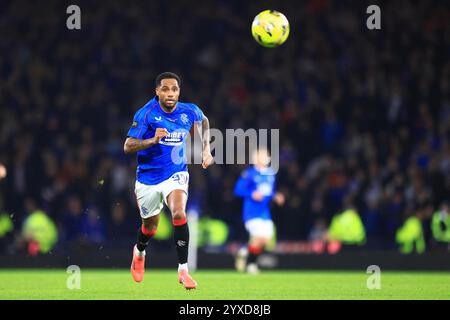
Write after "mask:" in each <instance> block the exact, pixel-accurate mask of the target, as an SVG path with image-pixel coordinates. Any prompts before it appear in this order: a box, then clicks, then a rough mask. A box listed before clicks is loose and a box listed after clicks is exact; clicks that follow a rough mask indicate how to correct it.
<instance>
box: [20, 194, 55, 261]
mask: <svg viewBox="0 0 450 320" xmlns="http://www.w3.org/2000/svg"><path fill="white" fill-rule="evenodd" d="M27 210H28V212H29V215H28V216H27V217H26V219H25V221H24V224H23V227H22V238H21V241H23V243H24V244H25V245H26V250H27V252H28V254H29V255H31V256H36V255H37V254H39V253H41V254H45V253H49V252H50V251H51V250H52V248H53V247H54V246H55V244H56V242H57V241H58V230H57V228H56V225H55V223H54V222H53V221H52V219H51V218H50V217H49V216H48V215H47V214H46V213H45V212H44V211H42V210H40V209H38V207H37V206H36V203H35V202H34V200H32V199H27Z"/></svg>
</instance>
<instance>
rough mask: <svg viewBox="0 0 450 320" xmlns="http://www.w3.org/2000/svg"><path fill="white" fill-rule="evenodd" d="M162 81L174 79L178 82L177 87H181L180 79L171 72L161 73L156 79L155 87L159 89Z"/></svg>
mask: <svg viewBox="0 0 450 320" xmlns="http://www.w3.org/2000/svg"><path fill="white" fill-rule="evenodd" d="M163 79H175V80H177V81H178V86H181V79H180V77H179V76H178V75H176V74H175V73H173V72H163V73H161V74H159V75H158V76H157V77H156V80H155V87H159V86H160V85H161V81H162V80H163Z"/></svg>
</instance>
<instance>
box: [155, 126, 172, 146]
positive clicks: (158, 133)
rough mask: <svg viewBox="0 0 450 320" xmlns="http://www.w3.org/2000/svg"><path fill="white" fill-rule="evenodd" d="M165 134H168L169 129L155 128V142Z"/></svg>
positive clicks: (165, 135)
mask: <svg viewBox="0 0 450 320" xmlns="http://www.w3.org/2000/svg"><path fill="white" fill-rule="evenodd" d="M167 136H169V131H167V129H166V128H156V131H155V136H154V137H153V139H154V142H155V143H159V142H160V141H161V139H162V138H163V137H167Z"/></svg>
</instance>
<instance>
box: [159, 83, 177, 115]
mask: <svg viewBox="0 0 450 320" xmlns="http://www.w3.org/2000/svg"><path fill="white" fill-rule="evenodd" d="M156 95H157V96H158V98H159V103H160V104H161V106H162V107H164V108H166V109H169V110H172V109H173V108H174V107H175V105H176V104H177V102H178V97H179V96H180V86H179V85H178V81H177V80H176V79H163V80H161V85H160V86H158V87H156Z"/></svg>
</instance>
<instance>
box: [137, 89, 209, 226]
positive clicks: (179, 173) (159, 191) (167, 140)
mask: <svg viewBox="0 0 450 320" xmlns="http://www.w3.org/2000/svg"><path fill="white" fill-rule="evenodd" d="M203 118H204V115H203V112H202V111H201V110H200V108H199V107H198V106H197V105H195V104H192V103H183V102H177V106H176V108H175V110H173V112H171V113H167V112H165V111H164V110H163V109H161V106H160V105H159V102H158V100H157V98H156V97H155V98H153V99H151V100H150V101H149V102H147V103H146V104H145V105H144V106H143V107H142V108H141V109H139V110H138V111H137V112H136V114H135V116H134V119H133V124H132V126H131V128H130V130H129V131H128V136H129V137H132V138H135V139H141V140H144V139H149V138H153V137H154V136H155V131H156V129H157V128H165V129H167V131H168V132H169V134H170V135H169V136H167V137H163V138H162V139H161V141H160V142H159V144H156V145H153V146H151V147H149V148H147V149H145V150H142V151H139V152H138V153H137V163H138V166H137V174H136V186H135V193H136V199H137V203H138V206H139V211H140V213H141V217H142V218H144V219H146V218H149V217H152V216H155V215H157V214H159V213H160V212H161V210H162V208H163V205H164V204H163V201H164V202H165V203H166V204H167V196H168V195H169V194H170V193H171V192H172V191H173V190H183V191H185V192H186V194H187V193H188V185H189V173H188V171H187V164H186V156H185V154H184V152H185V148H184V146H185V143H186V138H187V137H188V134H189V131H190V129H191V127H192V125H193V124H194V123H195V122H201V121H203ZM174 148H177V149H176V150H174ZM173 151H175V152H173Z"/></svg>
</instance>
